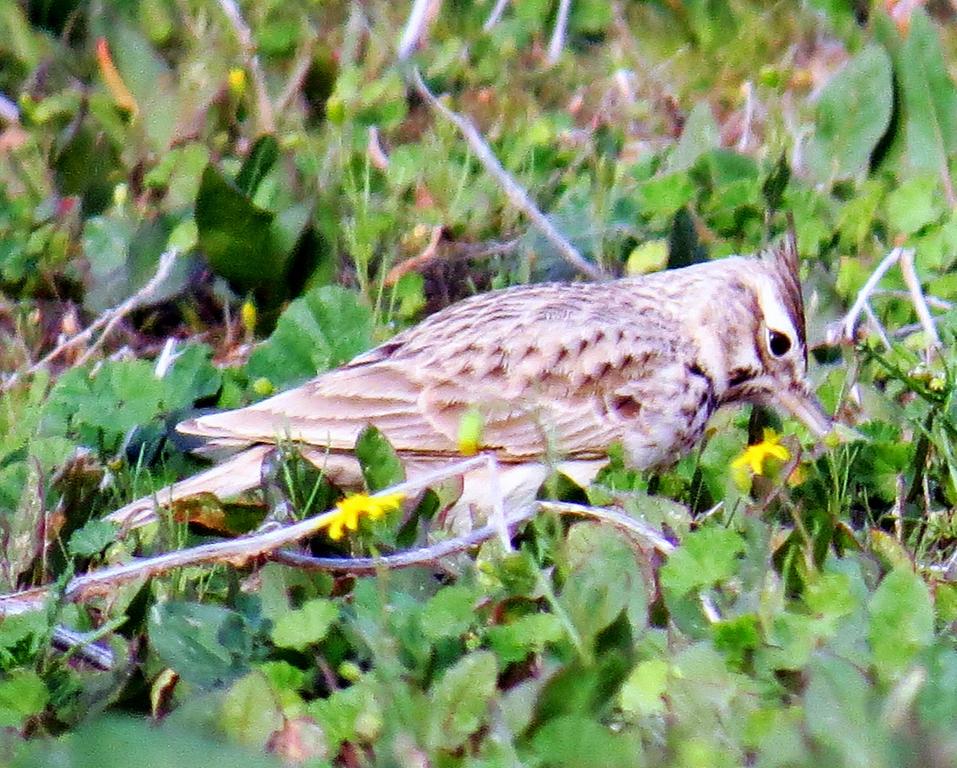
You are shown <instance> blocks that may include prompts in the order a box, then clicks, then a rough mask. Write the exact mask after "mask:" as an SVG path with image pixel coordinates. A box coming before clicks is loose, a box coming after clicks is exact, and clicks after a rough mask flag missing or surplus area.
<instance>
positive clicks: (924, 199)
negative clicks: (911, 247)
mask: <svg viewBox="0 0 957 768" xmlns="http://www.w3.org/2000/svg"><path fill="white" fill-rule="evenodd" d="M884 205H885V208H886V210H887V223H888V224H889V225H890V228H891V230H892V231H895V232H900V233H902V234H905V235H910V234H913V233H914V232H917V231H918V230H920V229H923V228H924V227H926V226H927V225H928V224H930V223H932V222H934V221H937V220H938V219H940V218H941V217H942V216H943V215H944V213H945V211H946V206H945V203H944V200H943V198H942V197H941V192H940V184H939V183H938V180H937V177H936V176H930V175H920V176H915V177H913V178H910V179H908V180H907V181H905V182H903V183H901V184H900V185H899V186H898V187H897V189H895V190H894V191H893V192H891V193H890V194H889V195H888V196H887V199H886V200H885V203H884Z"/></svg>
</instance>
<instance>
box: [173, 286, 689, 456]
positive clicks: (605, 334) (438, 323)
mask: <svg viewBox="0 0 957 768" xmlns="http://www.w3.org/2000/svg"><path fill="white" fill-rule="evenodd" d="M603 287H605V288H606V289H607V287H606V286H592V285H582V286H563V287H562V288H564V289H566V290H565V291H559V292H558V293H557V296H558V298H555V299H554V300H552V298H551V297H552V294H551V293H548V292H547V291H546V292H545V295H544V297H543V296H541V295H539V296H536V295H534V293H535V292H534V291H523V292H521V293H520V292H517V291H516V292H507V293H506V294H504V295H503V294H486V295H484V296H483V297H478V299H486V297H490V298H489V299H486V300H485V302H484V303H483V302H482V301H479V300H478V299H476V300H473V301H471V302H464V303H463V304H460V305H456V306H455V307H453V308H452V310H454V311H446V312H443V313H440V314H439V315H438V316H435V317H436V319H435V320H434V321H432V322H430V321H428V320H427V321H426V322H425V323H423V324H422V325H420V326H417V327H416V328H414V329H412V330H411V331H409V332H406V333H404V334H401V335H400V336H398V337H396V338H395V339H393V340H392V341H391V342H388V343H386V344H384V345H382V346H381V347H377V348H376V349H374V350H372V351H371V352H369V353H367V354H365V355H362V356H360V357H358V358H356V359H355V360H354V361H352V362H351V363H349V364H347V365H345V366H343V367H341V368H338V369H336V370H333V371H330V372H328V373H325V374H322V375H320V376H319V377H317V378H315V379H313V380H312V381H310V382H307V383H306V384H304V385H302V386H300V387H298V388H296V389H293V390H291V391H289V392H285V393H282V394H280V395H277V396H275V397H272V398H269V399H268V400H265V401H263V402H261V403H257V404H255V405H252V406H249V407H247V408H242V409H239V410H235V411H228V412H225V413H220V414H214V415H211V416H203V417H200V418H198V419H195V420H192V421H188V422H185V423H184V424H182V425H180V427H179V429H180V431H183V432H186V433H188V434H195V435H198V436H202V437H205V438H207V439H208V440H211V441H214V442H221V443H224V444H242V443H246V444H248V443H256V442H273V441H275V440H277V439H281V438H289V439H292V440H297V441H302V442H304V443H307V444H311V445H320V446H328V447H329V448H331V449H333V450H351V449H352V448H353V447H354V445H355V441H356V437H357V436H358V434H359V433H360V432H361V431H362V429H363V428H364V427H365V426H367V425H369V424H373V425H375V426H376V427H377V428H378V429H379V430H381V431H382V432H383V433H384V434H385V435H386V437H387V438H388V439H389V440H390V442H391V443H392V445H393V446H394V447H395V448H396V450H398V451H399V452H406V453H420V454H436V455H443V454H444V455H453V454H456V453H458V432H459V428H460V424H461V421H462V417H463V416H464V415H465V414H466V413H467V412H469V411H470V410H472V409H475V410H477V411H478V412H479V413H480V414H481V417H482V423H483V429H482V438H481V440H480V445H481V447H482V448H485V449H489V450H493V451H495V452H496V453H497V454H498V455H499V457H500V458H501V459H502V460H504V461H509V460H513V461H521V460H526V459H528V458H529V457H531V456H536V455H542V454H544V453H546V452H553V453H555V454H556V455H562V456H566V457H589V458H591V457H594V456H597V455H601V454H602V452H603V451H604V449H605V448H607V446H608V445H609V444H610V443H612V442H614V441H615V440H618V439H620V437H621V434H622V432H623V430H624V429H625V428H633V427H634V426H635V424H636V423H639V422H640V418H641V415H642V410H643V409H646V408H647V406H648V403H639V402H637V401H635V399H634V398H633V397H631V396H630V394H629V393H630V392H631V391H632V390H633V387H630V385H631V384H633V383H634V381H635V380H642V379H650V378H653V377H654V375H655V374H656V372H658V371H660V370H661V369H662V367H663V366H665V365H666V364H673V362H674V360H675V359H676V356H677V355H678V351H677V350H675V348H674V345H675V338H676V336H677V334H676V332H675V330H674V327H673V324H672V321H670V320H668V318H666V317H665V316H664V315H660V314H654V315H653V316H652V317H646V318H644V320H643V321H642V322H638V323H635V322H634V320H635V318H634V317H633V315H632V314H631V313H629V312H625V311H621V312H613V311H604V312H603V310H607V309H608V305H607V303H602V302H600V301H599V303H598V306H597V307H596V306H595V296H588V295H586V294H588V293H592V292H595V291H596V289H599V288H603ZM539 288H540V289H541V288H544V287H539ZM567 289H574V290H573V292H572V298H571V299H569V296H568V295H566V291H567ZM513 293H514V294H515V296H511V295H509V294H513ZM528 293H532V294H533V295H531V296H529V295H524V294H528ZM515 298H520V299H521V300H520V301H514V299H515ZM492 299H497V301H493V300H492ZM582 299H584V300H582ZM510 300H511V301H510ZM512 305H514V306H512ZM639 328H640V329H641V330H640V332H639V331H638V329H639Z"/></svg>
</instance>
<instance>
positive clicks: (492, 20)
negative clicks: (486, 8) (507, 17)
mask: <svg viewBox="0 0 957 768" xmlns="http://www.w3.org/2000/svg"><path fill="white" fill-rule="evenodd" d="M507 5H508V0H495V7H494V8H492V12H491V13H490V14H489V15H488V18H487V19H486V20H485V23H484V24H483V25H482V30H483V31H485V32H489V31H490V30H491V29H492V27H494V26H495V25H496V24H498V21H499V19H501V18H502V14H503V13H505V7H506V6H507Z"/></svg>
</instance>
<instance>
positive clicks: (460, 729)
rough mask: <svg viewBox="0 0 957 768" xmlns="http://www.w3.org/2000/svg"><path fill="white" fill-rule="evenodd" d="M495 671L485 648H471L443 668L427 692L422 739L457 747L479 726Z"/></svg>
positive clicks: (436, 745) (443, 746) (492, 656)
mask: <svg viewBox="0 0 957 768" xmlns="http://www.w3.org/2000/svg"><path fill="white" fill-rule="evenodd" d="M497 675H498V670H497V667H496V663H495V654H493V653H491V652H489V651H474V652H473V653H470V654H468V655H467V656H464V657H462V658H461V659H459V661H458V662H457V663H456V664H455V665H454V666H452V667H450V668H449V669H447V670H446V672H445V674H444V675H442V677H441V679H439V680H438V681H437V682H436V683H435V684H434V685H433V686H432V688H431V690H430V692H429V700H430V701H431V707H430V709H429V711H428V713H427V715H426V717H427V721H428V724H427V730H426V733H427V734H428V735H427V737H426V740H427V742H428V744H429V745H430V746H431V747H432V748H438V749H457V748H458V747H460V746H462V744H463V743H464V742H465V740H466V739H467V738H468V737H469V736H471V735H472V734H473V733H474V732H475V731H477V730H478V729H479V728H480V727H481V726H482V724H483V723H484V722H485V718H486V714H487V712H488V705H489V702H490V701H491V700H492V697H493V696H494V695H495V690H496V688H495V684H496V677H497Z"/></svg>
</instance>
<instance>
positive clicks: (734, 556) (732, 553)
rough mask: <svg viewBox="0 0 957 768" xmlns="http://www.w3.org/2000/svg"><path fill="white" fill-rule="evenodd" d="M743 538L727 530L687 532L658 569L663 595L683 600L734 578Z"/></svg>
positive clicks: (709, 528) (742, 546)
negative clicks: (698, 591) (679, 544)
mask: <svg viewBox="0 0 957 768" xmlns="http://www.w3.org/2000/svg"><path fill="white" fill-rule="evenodd" d="M743 552H744V539H742V538H741V537H740V536H739V535H738V534H737V533H735V532H734V531H732V530H729V529H727V528H720V527H718V526H716V525H707V526H705V527H703V528H700V529H698V530H697V531H692V532H691V533H689V534H688V535H687V536H686V537H685V539H684V541H682V542H681V546H680V547H678V549H676V550H675V551H674V552H672V553H671V555H670V556H669V557H668V562H667V563H665V564H664V566H662V568H661V585H662V587H663V588H664V589H665V592H666V594H669V595H673V596H674V597H683V596H684V595H687V594H688V593H689V592H691V591H692V590H694V589H699V588H701V587H707V586H711V585H712V584H716V583H717V582H720V581H724V580H725V579H728V578H730V577H731V576H732V575H734V573H735V571H736V570H737V568H738V560H739V558H740V556H741V554H742V553H743Z"/></svg>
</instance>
